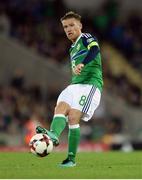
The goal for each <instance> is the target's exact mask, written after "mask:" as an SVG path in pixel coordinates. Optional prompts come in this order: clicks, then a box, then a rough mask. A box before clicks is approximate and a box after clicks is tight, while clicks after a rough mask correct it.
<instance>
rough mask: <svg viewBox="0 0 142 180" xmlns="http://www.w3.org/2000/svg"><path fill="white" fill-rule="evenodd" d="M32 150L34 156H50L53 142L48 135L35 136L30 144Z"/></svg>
mask: <svg viewBox="0 0 142 180" xmlns="http://www.w3.org/2000/svg"><path fill="white" fill-rule="evenodd" d="M29 146H30V150H31V152H32V153H33V154H35V155H37V156H40V157H44V156H47V155H49V154H50V153H51V152H52V150H53V142H52V140H51V139H50V137H49V136H48V135H46V134H42V133H39V134H36V135H34V136H33V137H32V138H31V140H30V143H29Z"/></svg>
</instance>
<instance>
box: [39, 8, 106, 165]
mask: <svg viewBox="0 0 142 180" xmlns="http://www.w3.org/2000/svg"><path fill="white" fill-rule="evenodd" d="M61 23H62V26H63V29H64V31H65V34H66V36H67V38H68V39H69V40H70V41H71V42H72V45H71V48H70V50H69V53H70V62H71V69H72V80H71V84H70V85H69V86H67V87H66V88H65V89H64V90H63V91H62V92H61V94H60V95H59V97H58V100H57V105H56V107H55V114H54V117H53V120H52V123H51V127H50V131H48V130H46V129H45V128H42V127H40V126H38V127H37V128H36V132H37V133H46V134H48V135H49V136H50V137H51V139H52V141H53V144H54V145H55V146H56V145H58V144H59V139H58V138H59V137H60V134H61V133H62V131H63V130H64V128H65V126H66V123H67V122H68V126H69V132H68V156H67V158H66V159H65V160H64V161H63V162H62V163H61V164H60V165H61V166H62V167H73V166H76V163H75V157H76V153H77V149H78V146H79V141H80V125H79V123H80V120H84V121H88V120H89V119H91V117H92V116H93V113H94V111H95V110H96V108H97V107H98V105H99V103H100V98H101V92H102V87H103V80H102V65H101V55H100V48H99V44H98V41H97V39H96V37H95V36H93V35H91V34H89V33H82V23H81V16H80V15H79V14H76V13H74V12H72V11H70V12H68V13H66V14H65V15H64V16H63V17H62V18H61Z"/></svg>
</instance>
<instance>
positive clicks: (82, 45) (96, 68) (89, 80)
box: [70, 33, 103, 91]
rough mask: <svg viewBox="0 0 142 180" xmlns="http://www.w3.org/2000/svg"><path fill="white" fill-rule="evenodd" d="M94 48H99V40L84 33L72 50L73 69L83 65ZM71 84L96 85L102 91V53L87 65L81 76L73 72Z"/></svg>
mask: <svg viewBox="0 0 142 180" xmlns="http://www.w3.org/2000/svg"><path fill="white" fill-rule="evenodd" d="M92 46H98V48H99V45H98V42H97V39H96V38H95V37H94V36H92V35H91V34H89V33H82V34H81V35H80V36H79V37H78V39H77V40H76V42H75V43H74V44H72V46H71V48H70V59H71V68H72V70H73V68H74V67H75V66H76V65H78V64H80V63H82V61H83V60H84V58H85V57H86V55H87V53H88V52H89V50H90V48H91V47H92ZM71 84H91V85H95V86H96V87H98V88H99V89H100V91H102V87H103V78H102V62H101V55H100V51H99V52H98V54H97V56H96V57H93V58H92V60H91V61H90V62H89V63H88V64H86V65H85V66H84V67H83V69H82V71H81V74H80V75H75V74H74V73H73V71H72V80H71Z"/></svg>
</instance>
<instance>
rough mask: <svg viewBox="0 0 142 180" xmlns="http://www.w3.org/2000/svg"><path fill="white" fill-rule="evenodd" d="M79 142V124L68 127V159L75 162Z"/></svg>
mask: <svg viewBox="0 0 142 180" xmlns="http://www.w3.org/2000/svg"><path fill="white" fill-rule="evenodd" d="M79 142H80V127H79V124H76V125H73V126H70V128H69V134H68V158H69V159H71V160H73V161H75V156H76V153H77V149H78V146H79Z"/></svg>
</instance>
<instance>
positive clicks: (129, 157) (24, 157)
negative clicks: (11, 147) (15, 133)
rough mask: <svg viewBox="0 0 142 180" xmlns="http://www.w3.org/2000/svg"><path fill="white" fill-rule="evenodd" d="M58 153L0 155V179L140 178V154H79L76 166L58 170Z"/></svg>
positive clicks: (61, 158) (2, 153)
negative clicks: (39, 155)
mask: <svg viewBox="0 0 142 180" xmlns="http://www.w3.org/2000/svg"><path fill="white" fill-rule="evenodd" d="M65 156H66V154H65V153H61V152H54V153H51V154H50V155H49V156H47V157H44V158H39V157H36V156H34V155H32V154H31V153H26V152H24V153H22V152H21V153H20V152H19V153H16V152H15V153H13V152H11V153H10V152H9V153H7V152H1V153H0V178H1V179H6V178H7V179H8V178H9V179H12V178H13V179H17V178H18V179H25V178H27V179H38V178H39V179H43V178H44V179H100V178H101V179H103V178H106V179H111V178H112V179H115V178H119V179H121V178H123V179H127V178H129V179H136V178H138V179H142V152H140V151H139V152H130V153H123V152H104V153H96V152H86V153H85V152H80V153H78V156H77V166H76V167H73V168H61V167H59V166H58V164H59V163H60V162H61V161H62V160H63V159H64V158H65Z"/></svg>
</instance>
